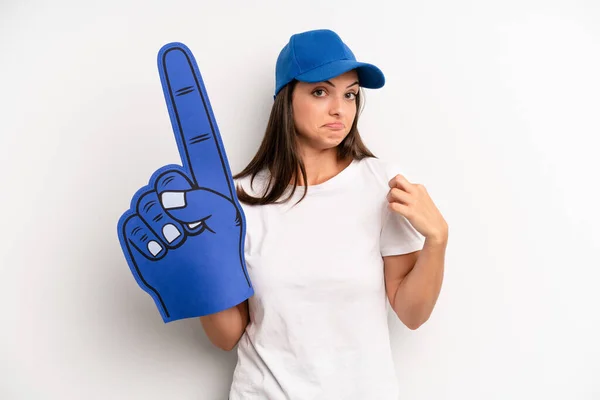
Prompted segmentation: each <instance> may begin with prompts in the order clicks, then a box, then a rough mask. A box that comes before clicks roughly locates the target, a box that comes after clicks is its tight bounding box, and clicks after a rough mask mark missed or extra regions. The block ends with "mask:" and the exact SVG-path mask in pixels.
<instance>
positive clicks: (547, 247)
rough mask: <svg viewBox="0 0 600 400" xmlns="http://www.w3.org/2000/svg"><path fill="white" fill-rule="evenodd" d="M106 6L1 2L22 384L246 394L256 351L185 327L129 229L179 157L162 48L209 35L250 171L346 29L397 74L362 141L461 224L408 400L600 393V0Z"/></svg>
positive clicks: (407, 342) (406, 390) (212, 91)
mask: <svg viewBox="0 0 600 400" xmlns="http://www.w3.org/2000/svg"><path fill="white" fill-rule="evenodd" d="M98 3H99V4H95V5H91V4H87V2H75V1H71V2H67V1H54V2H41V1H38V2H36V1H24V2H17V1H14V0H13V1H6V0H4V1H2V3H1V6H0V131H1V135H0V155H1V159H0V171H2V172H1V174H0V193H1V196H0V209H1V210H2V218H1V221H2V223H1V226H2V230H1V231H0V232H1V234H0V263H1V264H0V272H1V275H0V276H1V279H0V304H1V305H2V312H3V315H2V322H1V326H2V327H1V329H0V398H2V399H83V398H85V399H144V400H150V399H167V398H177V399H208V400H212V399H224V398H226V393H227V391H228V388H229V384H230V382H231V375H232V372H233V368H234V366H235V362H236V353H235V351H233V352H223V351H221V350H218V349H216V348H214V347H213V346H212V345H211V344H210V342H209V341H208V339H207V338H206V336H205V334H204V332H203V330H202V327H201V325H200V323H199V321H198V320H186V321H179V322H174V323H171V324H163V322H162V320H161V319H160V316H159V314H158V311H157V310H156V308H155V306H154V303H153V302H152V301H151V299H150V297H149V296H148V295H146V294H145V293H144V292H143V291H142V290H141V289H140V288H139V287H138V286H137V284H136V282H135V281H134V279H133V277H132V275H131V273H130V271H129V269H128V267H127V264H126V262H125V259H124V257H123V255H122V253H121V249H120V246H119V243H118V240H117V235H116V223H117V219H118V217H119V216H120V215H121V213H122V212H123V211H125V209H126V208H127V207H128V206H129V201H130V199H131V196H132V195H133V193H134V192H135V191H136V190H137V189H138V188H139V187H141V186H142V185H144V184H146V182H147V180H148V178H149V177H150V175H151V174H152V172H154V171H155V170H156V169H157V168H159V167H161V166H163V165H165V164H169V163H179V156H178V153H177V150H176V145H175V140H174V137H173V134H172V131H171V126H170V122H169V119H168V113H167V110H166V107H165V102H164V98H163V94H162V89H161V85H160V80H159V77H158V72H157V68H156V55H157V52H158V50H159V49H160V47H161V46H162V45H164V44H166V43H168V42H171V41H182V42H184V43H186V44H187V45H188V46H189V47H190V48H191V50H192V51H193V53H194V55H195V57H196V59H197V61H198V64H199V66H200V69H201V72H202V74H203V76H204V79H205V82H206V86H207V90H208V93H209V96H210V100H211V103H212V106H213V110H214V113H215V116H216V118H217V121H218V124H219V127H220V130H221V133H222V137H223V141H224V144H225V146H226V149H227V152H228V156H229V159H230V163H231V167H232V169H233V170H234V171H239V170H240V169H241V168H242V167H243V166H244V165H245V163H247V162H248V161H249V159H250V157H251V156H252V154H253V152H254V151H255V150H256V148H257V146H258V143H259V140H260V138H261V136H262V134H263V130H264V127H265V123H266V120H267V117H268V112H269V107H270V105H271V104H272V90H273V85H274V65H275V59H276V57H277V54H278V52H279V50H280V49H281V47H282V46H283V45H284V44H285V43H286V42H287V40H288V38H289V36H290V35H291V34H293V33H295V32H299V31H302V30H308V29H315V28H323V27H328V28H332V29H334V30H336V31H337V32H338V33H340V35H341V36H342V37H343V39H344V40H345V41H346V42H347V43H348V44H349V45H350V46H351V48H352V49H353V50H354V52H355V54H356V55H357V57H358V58H359V59H362V60H365V61H368V62H372V63H375V64H376V65H378V66H380V68H382V70H383V71H384V72H385V73H386V76H387V84H386V86H385V88H384V89H382V90H379V91H368V92H367V103H366V108H365V111H364V113H363V116H362V123H361V126H360V128H361V132H362V134H363V136H364V138H365V140H366V142H367V144H368V145H369V146H370V147H371V149H372V150H373V151H374V152H375V153H376V154H377V155H378V156H380V157H381V158H384V159H390V160H394V161H396V162H398V163H399V164H400V165H401V167H402V170H400V171H398V172H399V173H402V174H404V175H406V176H407V177H408V178H409V180H411V181H413V182H417V183H422V184H424V185H425V186H426V187H427V188H428V190H429V192H430V194H431V196H432V198H433V199H434V201H435V202H436V204H437V205H438V206H439V208H440V210H441V211H442V213H443V215H444V216H445V217H446V219H447V221H448V223H449V225H450V242H449V246H448V252H447V267H446V268H447V270H446V278H445V283H444V287H443V290H442V294H441V296H440V299H439V303H438V305H437V308H436V309H435V311H434V313H433V315H432V317H431V319H430V321H429V322H428V323H427V324H425V325H424V326H423V327H421V328H420V329H418V330H416V331H410V330H408V329H406V328H404V327H403V326H402V325H401V323H400V322H399V321H398V320H397V319H396V317H395V316H393V315H391V316H390V323H391V325H390V329H391V331H392V346H393V350H394V358H395V361H396V365H397V371H398V379H399V381H400V384H401V388H402V395H403V397H402V398H403V399H411V400H416V399H473V400H475V399H477V400H479V399H486V400H487V399H533V398H535V399H567V398H568V399H590V400H591V399H598V398H600V383H599V377H600V360H599V357H600V344H599V342H598V337H600V315H599V312H598V306H599V305H600V296H599V294H598V284H597V282H598V279H599V278H600V272H599V271H600V260H599V256H598V251H599V250H600V235H599V233H598V229H597V227H598V223H599V222H600V213H599V211H598V204H599V201H598V200H599V197H600V196H599V192H600V191H599V189H598V185H599V182H598V172H599V171H600V163H599V161H598V158H597V153H598V149H599V146H598V134H599V133H600V122H599V119H598V113H599V106H600V98H599V95H598V93H600V79H599V75H598V71H600V28H599V26H600V24H599V22H600V8H599V6H598V2H596V1H591V0H590V1H566V0H565V1H560V2H559V1H541V0H540V1H533V0H527V1H523V0H520V1H516V0H512V1H479V2H476V1H466V0H459V1H452V2H448V1H442V0H437V1H419V2H409V1H400V2H394V3H392V2H391V1H390V2H382V1H370V2H367V1H348V0H344V1H342V0H335V1H334V0H329V1H323V2H321V1H312V0H310V1H296V2H282V1H262V2H252V4H250V2H242V1H239V2H232V1H221V2H217V1H211V2H203V1H171V2H170V3H169V4H168V5H167V2H165V1H150V2H147V1H145V2H142V1H135V2H132V1H130V2H127V1H116V0H105V1H102V2H98ZM392 4H393V5H392ZM356 323H357V324H360V323H361V315H356Z"/></svg>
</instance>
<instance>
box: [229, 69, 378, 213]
mask: <svg viewBox="0 0 600 400" xmlns="http://www.w3.org/2000/svg"><path fill="white" fill-rule="evenodd" d="M296 83H297V81H296V80H293V81H292V82H290V83H288V84H287V85H286V86H284V87H283V88H282V89H281V91H280V92H279V93H278V94H277V96H276V97H275V102H274V103H273V107H272V108H271V114H270V116H269V122H268V123H267V128H266V131H265V135H264V137H263V140H262V143H261V144H260V147H259V148H258V151H257V152H256V155H255V156H254V158H252V160H251V161H250V163H249V164H248V165H247V166H246V168H244V169H243V170H242V171H241V172H240V173H238V174H236V175H234V176H233V178H234V179H238V178H244V177H246V176H251V179H250V185H252V183H253V182H254V178H255V177H256V175H257V174H258V173H259V172H261V171H263V170H264V169H265V168H266V169H268V171H269V172H270V174H269V182H268V185H267V186H266V191H265V192H264V193H263V194H262V196H260V197H253V196H251V195H249V194H248V193H246V191H244V189H242V188H241V187H240V186H238V187H237V188H236V189H237V190H236V192H237V196H238V199H239V200H240V201H241V202H243V203H246V204H250V205H266V204H273V203H282V202H287V201H288V200H289V199H290V198H291V197H292V195H293V194H294V192H295V191H296V187H297V185H298V184H299V182H300V180H299V179H300V177H299V176H298V169H299V170H300V173H301V175H302V181H303V182H306V169H305V167H304V163H303V162H302V159H301V158H300V157H299V155H298V148H297V145H296V128H295V126H294V115H293V112H292V93H293V92H294V88H295V87H296ZM361 96H363V91H362V88H361V89H360V90H359V93H358V94H357V96H356V101H355V103H356V111H357V112H356V117H355V118H354V122H353V123H352V127H351V128H350V132H349V133H348V135H347V136H346V137H345V138H344V140H343V141H342V142H341V143H340V144H339V145H338V146H337V158H338V160H343V159H346V158H347V157H349V156H351V157H352V158H353V159H355V160H361V159H363V158H366V157H375V155H373V153H371V151H370V150H369V149H368V148H367V146H366V145H365V144H364V143H363V141H362V139H361V137H360V134H359V133H358V128H357V125H358V117H359V114H360V112H361V111H362V109H361ZM363 104H364V103H363ZM290 182H293V183H294V184H293V188H292V191H291V193H290V195H289V196H288V197H287V198H286V199H285V200H279V198H280V197H281V196H282V195H283V193H284V192H285V190H286V189H287V187H288V185H289V184H290ZM306 191H307V186H306V185H305V186H304V194H303V195H302V198H300V200H298V203H299V202H300V201H302V199H304V197H305V196H306Z"/></svg>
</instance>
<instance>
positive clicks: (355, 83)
mask: <svg viewBox="0 0 600 400" xmlns="http://www.w3.org/2000/svg"><path fill="white" fill-rule="evenodd" d="M323 82H325V83H327V84H329V85H331V86H333V87H335V85H334V84H333V83H331V82H330V81H323ZM354 85H358V81H356V82H354V83H351V84H350V85H348V86H346V89H348V88H349V87H351V86H354Z"/></svg>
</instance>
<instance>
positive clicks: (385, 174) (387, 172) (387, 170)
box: [361, 157, 400, 185]
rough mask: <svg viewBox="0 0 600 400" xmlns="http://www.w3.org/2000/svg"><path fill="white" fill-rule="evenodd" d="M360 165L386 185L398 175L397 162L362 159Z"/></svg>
mask: <svg viewBox="0 0 600 400" xmlns="http://www.w3.org/2000/svg"><path fill="white" fill-rule="evenodd" d="M361 164H362V165H363V167H364V168H365V169H367V170H368V171H370V172H371V173H372V174H373V175H375V176H377V177H378V178H380V179H383V180H385V183H386V185H387V182H388V181H389V180H390V179H392V178H393V177H394V176H396V175H397V174H399V173H400V169H399V168H400V166H399V164H398V163H397V162H395V161H390V160H386V159H381V158H378V157H366V158H363V159H362V160H361Z"/></svg>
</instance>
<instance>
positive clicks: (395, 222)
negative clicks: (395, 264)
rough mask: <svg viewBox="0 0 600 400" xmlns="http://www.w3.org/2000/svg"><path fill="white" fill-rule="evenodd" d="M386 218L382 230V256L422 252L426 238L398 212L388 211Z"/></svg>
mask: <svg viewBox="0 0 600 400" xmlns="http://www.w3.org/2000/svg"><path fill="white" fill-rule="evenodd" d="M385 213H386V217H385V219H384V222H383V228H382V230H381V240H380V250H381V255H382V256H383V257H385V256H393V255H400V254H406V253H412V252H413V251H417V250H421V249H422V248H423V244H424V242H425V238H424V237H423V236H422V235H421V234H420V233H419V232H418V231H417V230H416V229H415V228H413V226H412V225H411V224H410V222H408V220H407V219H406V218H405V217H404V216H402V215H400V214H398V213H397V212H394V211H391V210H388V209H386V210H385Z"/></svg>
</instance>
